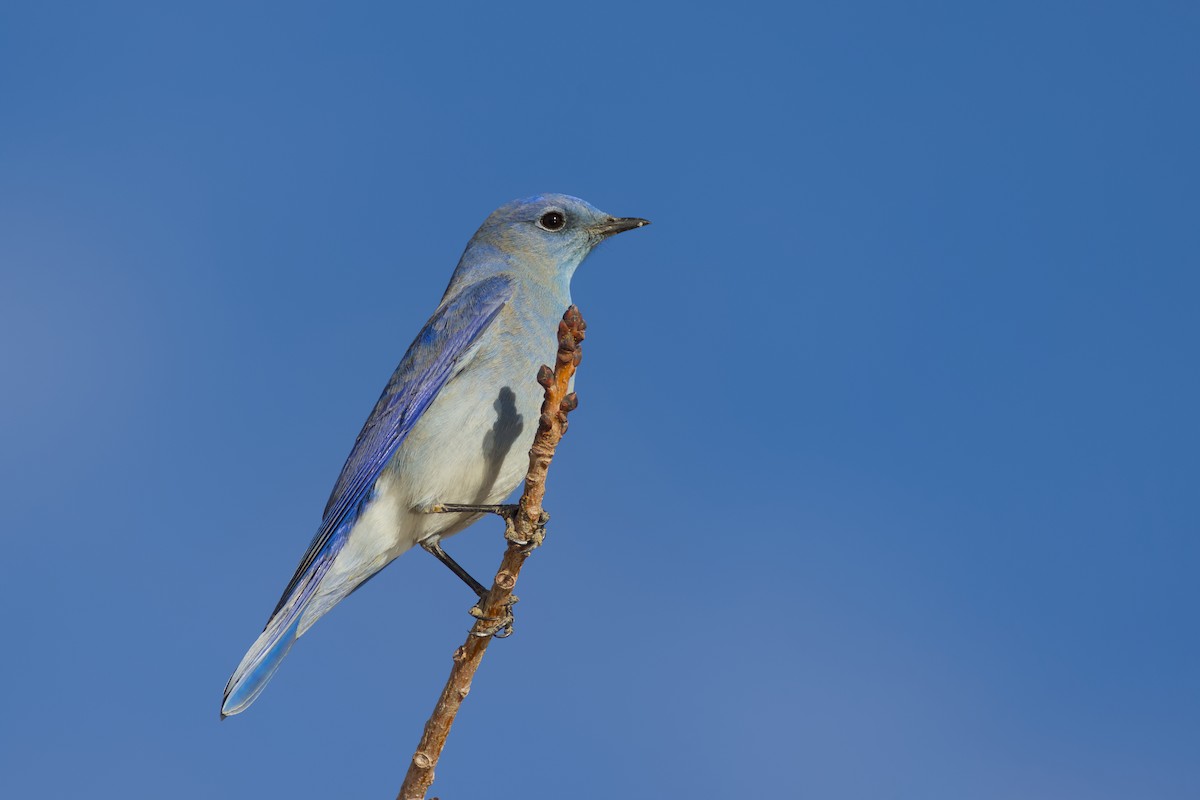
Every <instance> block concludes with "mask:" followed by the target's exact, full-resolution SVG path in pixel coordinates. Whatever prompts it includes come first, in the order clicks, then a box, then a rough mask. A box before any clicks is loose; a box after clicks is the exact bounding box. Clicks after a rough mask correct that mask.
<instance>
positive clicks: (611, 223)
mask: <svg viewBox="0 0 1200 800" xmlns="http://www.w3.org/2000/svg"><path fill="white" fill-rule="evenodd" d="M649 224H650V220H648V219H641V218H640V217H609V218H608V219H606V220H605V221H604V222H601V223H599V224H597V225H593V226H591V232H592V234H593V235H595V236H596V237H597V238H600V239H607V238H608V237H609V236H612V235H614V234H618V233H624V232H625V231H631V230H633V229H634V228H643V227H645V226H646V225H649Z"/></svg>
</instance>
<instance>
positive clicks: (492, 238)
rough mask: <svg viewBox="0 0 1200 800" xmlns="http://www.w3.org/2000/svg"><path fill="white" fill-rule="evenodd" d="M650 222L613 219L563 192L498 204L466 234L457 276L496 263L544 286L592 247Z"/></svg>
mask: <svg viewBox="0 0 1200 800" xmlns="http://www.w3.org/2000/svg"><path fill="white" fill-rule="evenodd" d="M649 224H650V221H649V220H645V219H640V218H638V217H614V216H612V215H611V214H605V213H604V212H603V211H601V210H599V209H598V208H595V207H594V206H592V205H590V204H588V203H586V202H584V201H583V200H580V199H579V198H578V197H571V196H570V195H565V194H541V195H537V196H536V197H528V198H525V199H524V200H514V201H512V202H511V203H506V204H505V205H502V206H500V208H498V209H496V210H495V211H493V212H492V213H491V215H490V216H489V217H488V218H487V219H486V220H485V221H484V223H483V225H481V226H480V227H479V230H478V231H476V232H475V235H474V236H473V237H472V238H471V242H470V244H468V245H467V250H466V252H465V253H463V257H462V260H461V261H460V262H459V267H458V271H457V273H456V276H457V275H458V274H462V273H472V274H473V276H475V277H477V276H478V274H479V272H483V271H491V269H489V267H491V268H492V269H494V268H496V267H500V268H501V269H505V270H506V271H507V270H511V271H513V272H516V273H518V274H521V275H522V276H523V277H526V278H530V279H532V280H534V281H537V282H546V283H547V284H558V285H565V284H566V283H568V282H569V281H570V280H571V276H572V275H573V274H574V273H575V269H576V268H577V267H578V266H579V265H580V263H582V262H583V259H584V258H586V257H587V255H588V253H590V252H591V251H592V250H593V248H595V247H596V245H598V244H600V242H602V241H604V240H605V239H607V238H608V237H610V236H613V235H614V234H618V233H621V232H622V231H628V230H633V229H634V228H640V227H642V226H644V225H649Z"/></svg>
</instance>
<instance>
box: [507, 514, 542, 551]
mask: <svg viewBox="0 0 1200 800" xmlns="http://www.w3.org/2000/svg"><path fill="white" fill-rule="evenodd" d="M549 521H550V515H549V514H547V513H546V512H545V511H543V512H542V513H541V515H540V516H539V517H538V521H537V525H535V526H534V528H533V531H532V532H531V533H530V534H529V536H528V537H524V536H521V535H520V534H518V533H517V519H516V515H515V514H514V515H513V516H511V517H505V518H504V538H505V539H507V540H508V541H510V542H512V543H513V544H515V545H517V546H518V547H524V548H525V549H526V550H533V549H534V548H537V547H541V546H542V542H543V541H544V540H545V538H546V523H547V522H549Z"/></svg>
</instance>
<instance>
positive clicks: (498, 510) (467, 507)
mask: <svg viewBox="0 0 1200 800" xmlns="http://www.w3.org/2000/svg"><path fill="white" fill-rule="evenodd" d="M517 508H518V506H517V504H516V503H507V504H502V505H495V504H488V505H478V504H474V503H437V504H436V505H432V506H430V507H429V510H430V511H432V512H433V513H434V514H450V513H457V512H466V513H468V514H497V515H499V516H501V517H504V518H505V519H508V518H510V517H512V516H513V515H515V514H516V513H517Z"/></svg>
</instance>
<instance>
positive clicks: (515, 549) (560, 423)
mask: <svg viewBox="0 0 1200 800" xmlns="http://www.w3.org/2000/svg"><path fill="white" fill-rule="evenodd" d="M586 328H587V325H586V324H585V323H584V321H583V317H582V316H580V314H579V309H577V308H576V307H575V306H571V307H570V308H568V309H567V313H565V314H563V318H562V322H560V323H559V324H558V357H557V359H556V360H555V365H554V369H550V368H549V367H542V368H541V370H540V371H539V372H538V376H537V379H538V383H540V384H541V385H542V388H543V389H545V399H544V400H543V401H542V413H541V417H540V418H539V419H538V429H537V433H536V434H535V435H534V437H533V447H531V448H530V449H529V471H528V472H527V473H526V474H525V491H524V493H523V494H522V495H521V501H520V503H519V504H518V505H517V508H516V510H515V512H514V513H513V514H511V515H509V516H508V517H506V519H505V533H504V536H505V538H506V539H507V540H508V547H507V548H505V550H504V558H503V559H502V560H501V561H500V569H499V570H497V572H496V578H495V582H494V583H493V584H492V588H491V591H489V592H488V594H487V596H486V597H484V598H483V599H482V600H481V601H480V602H479V613H478V614H477V620H476V622H475V624H474V625H473V626H472V627H471V633H470V634H469V635H468V636H467V641H466V643H465V644H463V646H462V647H460V648H458V650H456V651H455V652H454V664H453V666H451V668H450V677H449V678H447V679H446V686H445V687H444V688H443V689H442V694H441V696H440V697H438V701H437V705H436V706H434V709H433V714H432V715H431V716H430V717H429V721H428V722H426V723H425V732H424V733H423V734H422V735H421V742H420V744H418V745H417V752H416V753H415V754H413V757H412V763H410V764H409V766H408V772H407V774H405V776H404V783H403V784H402V785H401V786H400V794H399V795H397V800H424V798H425V793H426V792H427V791H429V787H430V785H431V784H432V783H433V770H434V767H436V766H437V762H438V758H439V757H440V756H441V754H442V748H443V747H445V745H446V737H447V736H449V734H450V726H451V725H453V724H454V717H455V715H456V714H457V713H458V709H459V707H460V706H461V705H462V702H463V700H464V699H465V698H466V696H467V693H468V692H469V691H470V690H471V680H472V679H473V678H474V676H475V671H476V670H477V669H479V664H480V663H481V662H482V661H483V654H484V652H486V651H487V647H488V644H489V643H490V642H491V640H492V637H493V635H494V634H495V633H496V632H497V630H498V629H504V630H505V631H507V632H511V627H510V623H511V619H512V617H511V614H510V613H509V610H510V609H511V608H512V605H513V603H514V602H516V597H514V596H513V593H512V591H513V587H514V586H515V585H516V583H517V577H518V576H519V575H520V574H521V566H522V565H523V564H524V563H525V559H526V558H528V556H529V554H530V552H532V551H533V549H534V548H535V547H537V546H538V545H540V544H541V543H542V538H543V536H544V531H543V527H544V526H545V523H546V520H547V519H548V517H547V516H546V514H545V512H544V511H543V510H542V501H543V499H544V498H545V496H546V473H547V471H549V469H550V460H551V459H552V458H553V457H554V449H555V448H556V447H557V446H558V443H559V441H560V440H561V439H562V436H563V434H564V433H566V432H567V414H568V413H569V412H571V411H573V410H574V409H575V406H576V405H577V404H578V401H577V400H576V398H575V393H574V392H568V387H569V386H570V381H571V377H572V376H573V375H574V374H575V368H576V367H578V366H579V359H580V356H581V355H582V353H581V351H580V349H579V343H580V342H582V341H583V334H584V330H585V329H586ZM497 620H500V621H501V625H500V626H499V628H498V627H497V625H496V621H497Z"/></svg>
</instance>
